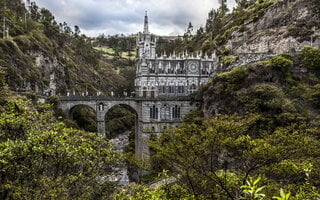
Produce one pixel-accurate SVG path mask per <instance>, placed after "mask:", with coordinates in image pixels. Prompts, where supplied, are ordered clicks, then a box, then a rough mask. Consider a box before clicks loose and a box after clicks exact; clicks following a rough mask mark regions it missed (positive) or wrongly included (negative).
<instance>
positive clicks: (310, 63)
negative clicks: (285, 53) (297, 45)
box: [301, 47, 320, 75]
mask: <svg viewBox="0 0 320 200" xmlns="http://www.w3.org/2000/svg"><path fill="white" fill-rule="evenodd" d="M301 60H302V65H303V67H305V68H307V69H309V70H311V71H313V72H315V73H316V74H318V75H319V74H320V50H319V49H316V48H313V47H304V48H303V49H302V58H301Z"/></svg>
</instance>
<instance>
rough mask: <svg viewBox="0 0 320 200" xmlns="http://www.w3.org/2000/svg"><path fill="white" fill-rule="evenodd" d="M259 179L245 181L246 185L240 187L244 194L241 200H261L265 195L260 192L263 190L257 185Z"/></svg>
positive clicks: (250, 178)
mask: <svg viewBox="0 0 320 200" xmlns="http://www.w3.org/2000/svg"><path fill="white" fill-rule="evenodd" d="M260 180H261V177H260V176H259V177H258V178H257V179H256V180H253V179H252V177H249V179H248V180H247V181H246V183H247V184H246V185H243V186H241V188H242V193H243V194H244V196H243V197H241V199H247V200H259V199H263V198H264V197H265V196H266V195H265V194H263V193H262V190H263V189H264V188H265V187H264V186H263V187H259V186H258V183H259V182H260Z"/></svg>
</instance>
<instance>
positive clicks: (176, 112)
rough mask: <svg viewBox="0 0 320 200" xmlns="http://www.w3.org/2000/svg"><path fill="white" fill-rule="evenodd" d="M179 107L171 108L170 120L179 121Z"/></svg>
mask: <svg viewBox="0 0 320 200" xmlns="http://www.w3.org/2000/svg"><path fill="white" fill-rule="evenodd" d="M180 117H181V116H180V107H179V106H177V105H175V106H174V107H173V108H172V118H173V119H180Z"/></svg>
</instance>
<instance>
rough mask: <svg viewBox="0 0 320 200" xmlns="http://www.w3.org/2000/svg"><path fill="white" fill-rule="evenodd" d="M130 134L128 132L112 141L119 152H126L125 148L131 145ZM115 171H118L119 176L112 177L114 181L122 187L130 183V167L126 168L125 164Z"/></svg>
mask: <svg viewBox="0 0 320 200" xmlns="http://www.w3.org/2000/svg"><path fill="white" fill-rule="evenodd" d="M129 133H130V132H129V131H126V132H124V133H122V134H119V135H117V136H116V137H115V138H113V139H111V140H110V142H111V143H112V144H113V146H114V148H115V149H116V150H117V151H121V152H124V148H125V147H126V146H127V145H128V144H129ZM114 170H115V171H118V172H119V174H118V175H117V176H112V177H110V179H111V180H112V181H116V182H118V183H119V184H120V185H125V184H127V183H129V176H128V167H127V166H126V164H124V167H122V168H115V169H114Z"/></svg>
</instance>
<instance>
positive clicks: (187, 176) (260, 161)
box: [151, 114, 320, 199]
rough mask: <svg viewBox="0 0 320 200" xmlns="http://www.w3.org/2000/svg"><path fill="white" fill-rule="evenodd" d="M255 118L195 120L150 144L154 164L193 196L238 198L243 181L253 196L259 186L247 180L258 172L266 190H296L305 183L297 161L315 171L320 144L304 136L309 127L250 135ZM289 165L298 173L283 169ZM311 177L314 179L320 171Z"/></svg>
mask: <svg viewBox="0 0 320 200" xmlns="http://www.w3.org/2000/svg"><path fill="white" fill-rule="evenodd" d="M260 120H261V117H260V116H259V115H255V114H248V115H247V116H245V117H240V116H237V115H232V116H223V115H218V116H216V117H215V118H214V119H202V118H199V117H196V118H194V119H193V121H192V122H191V121H190V120H189V123H188V124H183V125H182V126H180V127H178V128H176V129H174V130H173V131H171V132H169V133H164V134H163V136H162V137H161V138H160V139H159V141H158V142H152V143H151V146H152V148H153V149H154V150H155V152H156V153H155V154H154V155H153V158H152V159H153V160H154V161H153V162H154V163H164V164H163V165H162V167H163V168H164V169H167V170H169V171H170V172H172V175H173V176H175V177H177V178H178V179H179V181H180V182H181V183H185V184H186V185H187V186H188V188H189V190H190V191H191V193H192V194H193V195H195V196H196V197H198V198H200V197H203V198H205V199H238V198H239V196H238V194H240V190H241V185H244V184H245V183H246V182H247V181H249V183H250V185H249V186H252V187H254V188H253V189H254V190H255V191H256V193H255V196H257V197H258V196H259V194H260V193H259V191H258V187H256V185H254V182H255V181H250V178H249V177H250V176H255V177H257V176H259V175H260V174H263V176H264V177H265V179H267V181H268V182H269V187H274V186H273V185H277V184H278V183H282V185H292V184H295V185H296V191H298V190H299V187H301V186H302V185H304V184H305V181H306V180H305V179H304V178H305V174H303V173H302V174H301V173H300V172H299V171H300V170H302V169H303V168H304V164H302V165H301V164H299V163H300V162H301V160H305V164H307V163H312V164H311V165H313V166H317V167H315V168H314V169H316V168H318V166H319V163H318V162H317V161H316V160H317V159H318V158H319V156H320V154H319V150H318V146H319V145H320V141H319V140H317V139H316V137H315V136H314V135H313V134H306V130H307V129H309V128H307V126H305V125H303V124H302V125H300V126H299V125H292V126H288V127H283V128H278V129H277V130H275V131H274V132H269V133H268V134H267V135H265V136H260V137H259V136H257V135H251V134H250V130H252V129H253V127H254V126H255V125H256V124H257V123H258V122H259V121H260ZM156 161H157V162H156ZM290 166H296V167H297V168H298V170H285V169H290V168H292V167H290ZM313 173H314V176H315V177H316V176H317V174H319V170H315V171H314V172H313ZM284 177H285V178H284ZM284 179H285V180H286V181H285V182H284V181H283V180H284ZM313 184H317V183H313ZM313 184H310V187H314V186H315V185H313ZM312 185H313V186H312ZM247 189H248V188H247ZM259 190H261V189H259ZM248 192H249V191H248ZM256 194H257V195H256ZM266 195H269V196H271V197H272V195H274V194H268V193H266Z"/></svg>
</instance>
